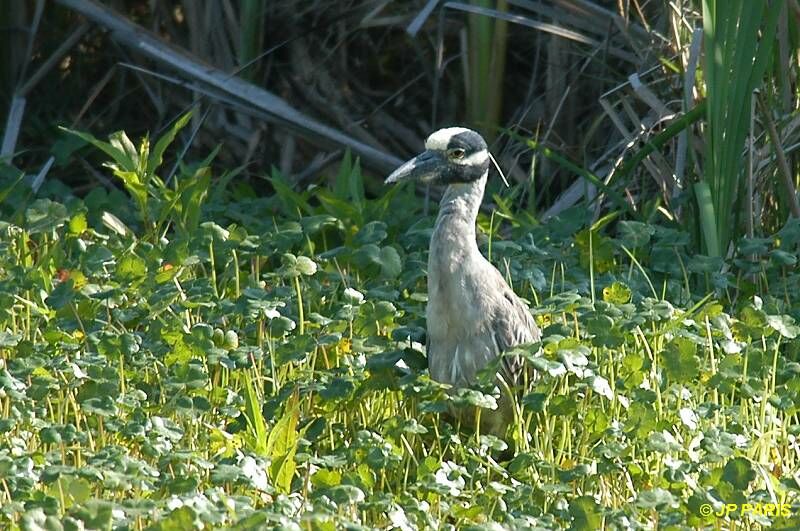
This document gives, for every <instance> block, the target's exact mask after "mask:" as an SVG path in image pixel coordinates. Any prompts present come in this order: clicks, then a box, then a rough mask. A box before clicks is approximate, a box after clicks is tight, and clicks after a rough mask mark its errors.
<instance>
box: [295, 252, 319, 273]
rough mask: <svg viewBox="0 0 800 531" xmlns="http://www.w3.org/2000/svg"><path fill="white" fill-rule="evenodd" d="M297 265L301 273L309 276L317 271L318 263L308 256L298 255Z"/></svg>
mask: <svg viewBox="0 0 800 531" xmlns="http://www.w3.org/2000/svg"><path fill="white" fill-rule="evenodd" d="M295 267H296V268H297V271H299V272H300V273H301V274H303V275H306V276H309V277H310V276H311V275H313V274H314V273H316V272H317V264H315V263H314V261H313V260H312V259H311V258H308V257H307V256H298V257H297V262H296V264H295Z"/></svg>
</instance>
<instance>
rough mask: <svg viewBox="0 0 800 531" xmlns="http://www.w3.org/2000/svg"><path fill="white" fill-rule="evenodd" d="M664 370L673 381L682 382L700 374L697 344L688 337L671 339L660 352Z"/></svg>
mask: <svg viewBox="0 0 800 531" xmlns="http://www.w3.org/2000/svg"><path fill="white" fill-rule="evenodd" d="M662 359H663V360H664V371H665V372H666V375H667V378H669V379H670V380H671V381H673V382H677V383H683V382H689V381H692V380H694V379H696V378H697V377H698V376H699V374H700V360H699V359H698V358H697V345H696V344H695V343H694V342H692V341H691V340H689V339H686V338H682V337H677V338H675V339H673V340H672V341H671V342H670V343H669V344H667V347H666V348H665V349H664V352H663V353H662Z"/></svg>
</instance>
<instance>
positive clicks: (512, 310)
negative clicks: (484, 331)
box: [492, 271, 541, 383]
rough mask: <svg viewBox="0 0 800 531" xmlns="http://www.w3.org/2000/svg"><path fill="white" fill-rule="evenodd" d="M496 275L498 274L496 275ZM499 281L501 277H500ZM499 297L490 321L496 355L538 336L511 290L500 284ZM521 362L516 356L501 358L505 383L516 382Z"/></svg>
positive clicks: (527, 311) (527, 312) (530, 316)
mask: <svg viewBox="0 0 800 531" xmlns="http://www.w3.org/2000/svg"><path fill="white" fill-rule="evenodd" d="M497 274H498V276H500V272H499V271H498V272H497ZM500 279H501V280H502V276H500ZM502 286H503V287H502V295H501V297H499V304H497V305H495V306H496V308H497V311H496V313H495V315H494V317H493V319H492V334H493V338H494V341H495V343H496V345H497V350H498V352H497V354H498V355H500V354H501V353H503V352H505V351H506V350H509V349H511V348H513V347H516V346H517V345H522V344H524V343H533V342H535V341H539V339H540V338H541V333H540V332H539V327H538V326H536V322H535V321H534V320H533V316H532V315H531V313H530V310H528V307H527V306H526V305H525V303H524V302H522V300H521V299H520V298H519V297H517V296H516V294H515V293H514V292H513V291H511V288H509V287H508V285H507V284H506V283H505V281H504V280H503V281H502ZM522 363H523V360H522V359H520V358H517V357H510V356H507V357H503V358H502V364H503V371H504V373H505V374H504V375H503V376H504V377H507V378H509V383H512V382H513V383H517V382H518V381H519V379H520V378H521V377H522V373H523V365H522Z"/></svg>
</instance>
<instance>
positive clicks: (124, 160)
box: [59, 127, 136, 172]
mask: <svg viewBox="0 0 800 531" xmlns="http://www.w3.org/2000/svg"><path fill="white" fill-rule="evenodd" d="M59 129H61V130H62V131H66V132H67V133H70V134H73V135H75V136H77V137H78V138H80V139H82V140H83V141H85V142H87V143H89V144H91V145H93V146H94V147H96V148H98V149H99V150H101V151H102V152H103V153H105V154H106V155H108V156H109V157H110V158H111V160H113V161H114V162H115V163H116V165H117V166H118V168H119V169H120V170H122V171H129V172H134V171H136V161H135V160H133V159H132V158H131V157H130V156H128V154H127V153H126V152H125V151H124V150H123V149H121V147H120V146H119V145H117V146H114V145H112V144H110V143H108V142H103V141H102V140H98V139H97V138H95V137H94V136H92V135H90V134H89V133H82V132H80V131H73V130H72V129H68V128H66V127H60V128H59ZM112 136H113V135H112ZM134 152H135V150H134Z"/></svg>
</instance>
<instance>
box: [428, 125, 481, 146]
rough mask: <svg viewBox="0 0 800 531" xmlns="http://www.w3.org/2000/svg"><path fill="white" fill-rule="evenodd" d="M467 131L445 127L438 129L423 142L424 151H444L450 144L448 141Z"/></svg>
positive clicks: (467, 130)
mask: <svg viewBox="0 0 800 531" xmlns="http://www.w3.org/2000/svg"><path fill="white" fill-rule="evenodd" d="M469 131H470V130H469V129H466V128H464V127H446V128H444V129H439V130H438V131H436V132H435V133H433V134H431V136H429V137H428V139H427V140H426V141H425V149H430V150H438V151H444V150H445V149H447V145H448V144H449V143H450V139H451V138H453V137H454V136H456V135H459V134H461V133H466V132H469Z"/></svg>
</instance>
